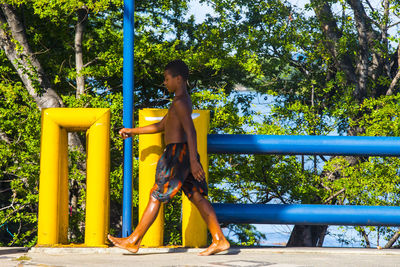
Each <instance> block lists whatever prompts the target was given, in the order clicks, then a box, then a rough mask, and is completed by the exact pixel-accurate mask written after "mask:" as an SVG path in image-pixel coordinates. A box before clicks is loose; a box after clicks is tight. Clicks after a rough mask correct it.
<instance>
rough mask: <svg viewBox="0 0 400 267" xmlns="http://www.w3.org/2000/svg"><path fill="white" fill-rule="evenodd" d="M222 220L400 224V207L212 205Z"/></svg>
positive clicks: (223, 221) (318, 223) (315, 223)
mask: <svg viewBox="0 0 400 267" xmlns="http://www.w3.org/2000/svg"><path fill="white" fill-rule="evenodd" d="M212 205H213V207H214V209H215V212H216V214H217V217H218V220H219V221H220V222H222V223H259V224H300V225H322V224H327V225H376V226H378V225H380V226H396V225H400V207H389V206H339V205H306V204H301V205H298V204H296V205H282V204H218V203H214V204H212Z"/></svg>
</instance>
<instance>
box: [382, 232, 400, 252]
mask: <svg viewBox="0 0 400 267" xmlns="http://www.w3.org/2000/svg"><path fill="white" fill-rule="evenodd" d="M399 237H400V228H399V229H398V230H397V232H396V233H395V234H394V235H393V236H392V238H390V239H389V241H388V242H387V243H386V245H385V247H384V248H391V247H392V246H393V244H394V243H395V242H396V241H397V239H399Z"/></svg>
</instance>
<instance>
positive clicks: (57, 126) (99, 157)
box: [38, 108, 110, 247]
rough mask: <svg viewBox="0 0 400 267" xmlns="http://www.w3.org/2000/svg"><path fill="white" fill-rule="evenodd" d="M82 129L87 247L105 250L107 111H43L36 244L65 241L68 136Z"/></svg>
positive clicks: (108, 159) (107, 180) (107, 198)
mask: <svg viewBox="0 0 400 267" xmlns="http://www.w3.org/2000/svg"><path fill="white" fill-rule="evenodd" d="M71 131H86V136H87V159H86V164H87V175H86V217H85V244H84V245H85V246H92V247H104V246H106V240H107V233H108V230H109V203H110V201H109V198H110V196H109V195H110V194H109V173H110V153H109V150H110V138H109V136H110V110H109V109H105V108H98V109H96V108H49V109H43V110H42V136H41V154H40V185H39V218H38V246H56V245H59V244H67V242H68V135H67V132H71Z"/></svg>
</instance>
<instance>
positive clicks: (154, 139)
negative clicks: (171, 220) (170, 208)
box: [139, 109, 167, 247]
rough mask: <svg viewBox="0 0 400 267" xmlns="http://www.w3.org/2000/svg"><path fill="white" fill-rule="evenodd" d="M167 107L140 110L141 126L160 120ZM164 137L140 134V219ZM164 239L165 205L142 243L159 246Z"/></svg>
mask: <svg viewBox="0 0 400 267" xmlns="http://www.w3.org/2000/svg"><path fill="white" fill-rule="evenodd" d="M165 114H167V110H166V109H143V110H139V127H143V126H147V125H150V124H154V123H157V122H159V121H160V120H161V119H162V118H163V117H164V115H165ZM164 146H165V145H164V137H163V134H162V133H156V134H141V135H139V220H140V219H141V218H142V215H143V212H144V210H145V209H146V206H147V203H148V202H149V196H150V190H151V188H152V187H153V185H154V182H155V175H156V167H157V162H158V158H159V157H160V155H161V154H162V152H163V149H164ZM163 240H164V205H161V208H160V212H159V213H158V216H157V218H156V220H155V221H154V223H153V224H152V226H151V227H150V228H149V230H148V231H147V233H146V235H145V236H144V238H143V240H142V243H141V244H142V245H143V246H147V247H159V246H162V245H163Z"/></svg>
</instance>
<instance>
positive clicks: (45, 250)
mask: <svg viewBox="0 0 400 267" xmlns="http://www.w3.org/2000/svg"><path fill="white" fill-rule="evenodd" d="M203 250H204V248H183V247H160V248H140V249H139V252H138V253H136V254H137V255H141V254H156V253H157V254H163V253H185V252H186V253H194V254H197V253H199V252H200V251H203ZM32 253H33V254H35V253H40V254H47V255H66V254H76V255H79V254H117V255H124V254H132V253H130V252H128V251H126V250H124V249H121V248H117V247H110V248H94V247H87V248H82V247H75V248H73V247H32V248H31V249H30V250H29V252H28V254H32ZM246 253H280V254H286V253H287V254H308V253H311V254H356V255H397V256H400V249H380V250H379V249H376V248H329V247H322V248H308V247H290V248H287V247H256V248H255V247H252V248H251V247H250V248H249V247H233V248H230V249H229V250H228V251H227V252H223V253H221V254H222V255H223V254H232V255H233V254H235V255H237V254H246Z"/></svg>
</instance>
